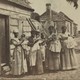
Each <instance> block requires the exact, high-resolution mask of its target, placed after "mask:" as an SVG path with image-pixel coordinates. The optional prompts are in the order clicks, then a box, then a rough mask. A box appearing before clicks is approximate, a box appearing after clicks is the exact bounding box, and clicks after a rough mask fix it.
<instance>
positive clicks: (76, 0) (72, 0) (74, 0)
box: [66, 0, 78, 9]
mask: <svg viewBox="0 0 80 80" xmlns="http://www.w3.org/2000/svg"><path fill="white" fill-rule="evenodd" d="M66 1H68V2H69V3H74V7H75V8H76V9H77V8H78V0H66Z"/></svg>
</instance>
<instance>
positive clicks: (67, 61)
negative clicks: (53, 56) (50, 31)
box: [60, 32, 78, 70]
mask: <svg viewBox="0 0 80 80" xmlns="http://www.w3.org/2000/svg"><path fill="white" fill-rule="evenodd" d="M60 38H61V45H62V49H61V56H60V60H61V70H68V69H76V68H78V65H77V58H76V54H75V50H74V47H75V46H76V43H74V40H73V39H72V38H71V37H70V36H69V34H68V33H67V32H66V33H64V34H63V33H62V34H60Z"/></svg>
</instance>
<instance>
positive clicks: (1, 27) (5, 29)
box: [0, 15, 9, 72]
mask: <svg viewBox="0 0 80 80" xmlns="http://www.w3.org/2000/svg"><path fill="white" fill-rule="evenodd" d="M8 19H9V18H8V17H7V16H3V15H0V72H1V64H3V63H5V64H9V25H8V23H9V21H8Z"/></svg>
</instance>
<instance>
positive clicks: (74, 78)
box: [1, 38, 80, 80]
mask: <svg viewBox="0 0 80 80" xmlns="http://www.w3.org/2000/svg"><path fill="white" fill-rule="evenodd" d="M75 40H76V41H77V43H78V46H77V47H76V49H77V50H76V54H77V59H78V64H79V66H80V50H79V49H80V38H76V39H75ZM79 79H80V67H79V68H78V69H76V70H69V71H58V72H56V73H55V72H53V73H44V74H42V75H34V76H32V75H25V76H24V77H20V78H17V79H16V78H13V79H11V78H7V79H4V77H1V80H79Z"/></svg>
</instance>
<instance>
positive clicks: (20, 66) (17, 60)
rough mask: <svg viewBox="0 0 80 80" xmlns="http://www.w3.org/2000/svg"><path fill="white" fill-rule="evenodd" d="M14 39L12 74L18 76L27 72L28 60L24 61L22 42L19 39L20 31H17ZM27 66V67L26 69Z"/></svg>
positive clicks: (12, 42)
mask: <svg viewBox="0 0 80 80" xmlns="http://www.w3.org/2000/svg"><path fill="white" fill-rule="evenodd" d="M13 34H14V38H13V39H11V44H12V45H14V48H13V54H11V56H12V59H11V74H12V75H15V76H18V75H21V74H24V73H25V72H27V71H28V70H27V64H25V65H24V63H26V60H25V59H24V50H23V48H22V46H21V43H22V42H21V41H20V40H19V39H18V30H17V29H15V30H14V32H13ZM24 66H25V67H24Z"/></svg>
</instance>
